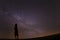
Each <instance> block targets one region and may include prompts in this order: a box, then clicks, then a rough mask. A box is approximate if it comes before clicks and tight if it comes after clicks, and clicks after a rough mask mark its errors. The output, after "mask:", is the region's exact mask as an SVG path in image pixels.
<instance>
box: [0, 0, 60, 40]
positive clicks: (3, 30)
mask: <svg viewBox="0 0 60 40" xmlns="http://www.w3.org/2000/svg"><path fill="white" fill-rule="evenodd" d="M15 23H17V24H18V31H19V38H23V39H24V38H33V37H42V36H47V35H51V34H56V33H60V1H59V0H0V38H8V39H13V38H14V25H15Z"/></svg>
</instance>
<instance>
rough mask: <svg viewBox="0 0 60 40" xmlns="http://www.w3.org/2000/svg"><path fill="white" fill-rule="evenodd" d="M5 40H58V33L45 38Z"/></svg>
mask: <svg viewBox="0 0 60 40" xmlns="http://www.w3.org/2000/svg"><path fill="white" fill-rule="evenodd" d="M0 40H1V39H0ZM4 40H5V39H4ZM6 40H60V33H59V34H54V35H49V36H45V37H37V38H28V39H6Z"/></svg>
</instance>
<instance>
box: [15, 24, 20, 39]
mask: <svg viewBox="0 0 60 40" xmlns="http://www.w3.org/2000/svg"><path fill="white" fill-rule="evenodd" d="M14 33H15V39H19V35H18V28H17V24H15V27H14Z"/></svg>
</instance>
